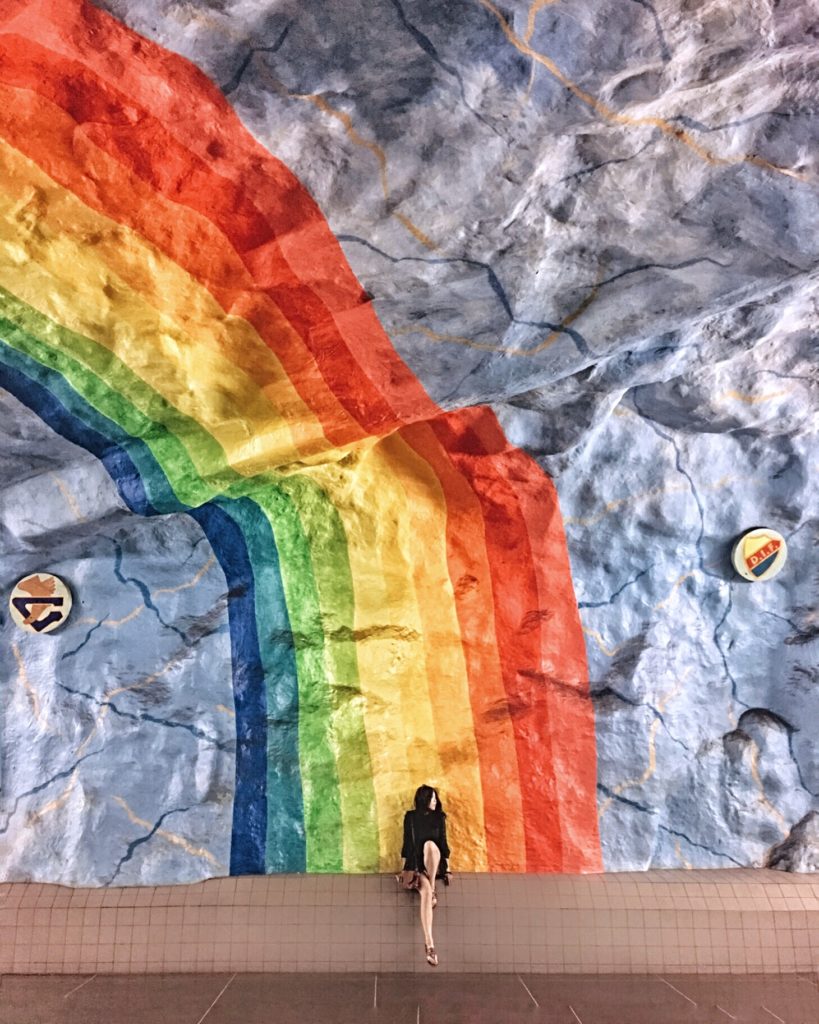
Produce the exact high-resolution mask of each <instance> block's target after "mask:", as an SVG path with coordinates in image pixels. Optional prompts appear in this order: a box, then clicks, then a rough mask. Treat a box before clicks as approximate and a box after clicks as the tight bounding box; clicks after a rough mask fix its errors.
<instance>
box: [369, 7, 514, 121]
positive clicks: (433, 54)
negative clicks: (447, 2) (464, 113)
mask: <svg viewBox="0 0 819 1024" xmlns="http://www.w3.org/2000/svg"><path fill="white" fill-rule="evenodd" d="M389 2H390V3H391V4H392V6H393V7H394V8H395V11H396V13H397V14H398V18H399V20H400V22H401V24H402V25H403V26H404V28H405V29H406V30H407V32H409V34H410V35H411V36H412V38H413V39H414V40H415V42H416V43H417V44H418V46H420V48H421V49H422V50H423V51H424V53H425V54H426V55H427V56H428V57H429V58H430V59H431V60H432V61H433V62H434V63H435V64H437V65H438V67H439V68H441V69H442V70H443V71H445V72H446V73H447V74H448V75H451V76H452V77H453V78H455V79H456V80H457V82H458V89H459V91H460V94H461V100H462V102H463V104H464V106H465V107H466V108H467V110H469V111H470V113H472V114H473V115H474V116H475V117H476V118H477V119H478V120H479V121H480V122H481V124H483V125H485V126H486V127H487V128H488V129H489V130H490V131H491V132H493V133H494V134H495V135H497V136H498V137H499V138H503V135H501V133H500V132H499V131H498V130H497V128H496V127H495V126H494V125H493V124H492V123H491V121H488V120H487V119H486V118H485V117H484V116H483V114H481V112H480V111H478V110H476V109H475V108H474V107H473V106H472V104H471V103H470V102H469V100H468V99H467V98H466V89H465V87H464V80H463V78H462V76H461V73H460V71H459V70H458V69H457V68H456V67H455V66H454V65H452V64H447V62H446V61H445V60H443V58H442V57H441V55H440V54H439V53H438V50H437V49H436V48H435V44H434V43H433V42H432V40H431V39H430V38H429V36H427V35H425V34H424V33H423V32H422V31H421V30H420V29H419V28H418V27H417V26H416V25H413V24H412V22H410V21H409V19H408V18H407V16H406V14H405V13H404V9H403V7H402V6H401V4H400V3H399V2H398V0H389ZM504 141H505V140H504Z"/></svg>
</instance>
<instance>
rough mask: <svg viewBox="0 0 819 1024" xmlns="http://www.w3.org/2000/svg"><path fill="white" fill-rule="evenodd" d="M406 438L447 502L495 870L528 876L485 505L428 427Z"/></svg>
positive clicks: (452, 570)
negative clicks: (497, 633) (483, 512)
mask: <svg viewBox="0 0 819 1024" xmlns="http://www.w3.org/2000/svg"><path fill="white" fill-rule="evenodd" d="M401 435H402V437H403V438H404V439H405V440H406V442H407V443H408V444H409V445H411V446H412V448H414V449H415V451H416V452H417V453H418V454H419V455H420V456H421V457H422V458H423V459H424V460H425V461H426V462H427V463H428V464H429V466H430V467H431V468H432V470H433V471H434V473H435V475H436V476H437V477H438V480H439V481H440V483H441V487H442V489H443V493H444V497H445V499H446V513H447V518H446V543H447V561H448V565H449V575H450V579H451V581H452V586H453V591H454V600H455V607H456V611H457V614H458V621H459V624H460V632H461V641H462V644H463V651H464V657H465V659H466V666H467V675H468V678H469V695H470V701H471V705H472V717H473V721H474V728H475V739H476V741H477V744H478V759H479V765H480V772H481V788H482V790H483V799H484V820H485V827H486V843H487V857H488V863H489V870H490V871H525V870H526V852H525V849H526V848H525V840H524V834H523V815H522V806H521V792H520V777H519V775H518V768H517V753H516V750H515V734H514V731H513V729H512V723H511V719H510V717H509V712H508V703H507V699H506V691H505V690H504V686H503V677H502V674H501V666H500V660H499V656H498V648H497V643H496V640H495V626H494V621H493V618H492V597H491V595H492V579H491V574H490V568H489V562H488V560H487V555H486V540H485V537H484V523H483V518H482V515H481V508H480V503H479V502H478V499H477V497H476V495H475V492H474V490H473V489H472V487H471V486H470V485H469V483H468V482H467V480H466V479H465V477H464V476H463V475H462V474H461V473H459V472H458V471H457V470H456V469H455V467H454V466H453V464H452V462H451V460H450V458H449V456H448V454H447V452H446V451H445V449H444V448H443V446H442V445H441V442H440V441H439V440H438V438H437V437H436V436H435V433H434V432H433V431H432V429H431V427H430V426H429V425H428V424H425V423H419V424H414V425H412V426H409V427H404V428H403V429H402V431H401Z"/></svg>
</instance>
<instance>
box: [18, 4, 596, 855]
mask: <svg viewBox="0 0 819 1024" xmlns="http://www.w3.org/2000/svg"><path fill="white" fill-rule="evenodd" d="M0 33H1V34H0V175H2V188H0V204H2V210H0V231H1V232H2V238H1V239H0V286H1V288H0V385H2V387H4V388H6V389H7V390H8V391H10V392H11V393H13V394H14V395H15V396H16V397H17V398H18V399H19V400H20V401H22V402H23V403H24V404H25V405H27V406H28V407H29V408H31V409H32V410H34V411H35V412H36V413H37V414H38V415H39V416H40V417H41V418H42V419H43V420H44V421H46V422H47V423H48V424H49V425H50V427H51V428H53V429H54V430H55V431H57V432H58V433H59V434H61V435H63V436H64V437H66V438H68V439H70V440H71V441H72V442H74V443H76V444H78V445H81V446H82V447H84V448H85V449H87V450H88V451H90V452H92V453H93V454H94V455H95V456H96V457H97V458H99V459H100V460H101V461H102V463H103V464H104V466H105V468H106V470H107V471H108V473H109V474H110V475H111V477H112V478H113V480H114V481H115V482H116V485H117V487H118V489H119V492H120V494H121V496H122V498H123V500H124V501H125V502H126V503H127V505H128V507H129V508H130V509H131V510H133V511H134V512H136V513H138V514H141V515H146V516H153V515H162V514H165V513H169V512H180V511H182V512H186V513H187V514H189V515H190V516H192V517H193V518H194V519H195V520H196V521H197V522H198V523H199V524H200V525H201V527H202V529H203V531H204V532H205V534H206V536H207V538H208V540H209V542H210V544H211V545H212V547H213V550H214V552H215V553H216V556H217V558H218V560H219V563H220V564H221V567H222V569H223V571H224V574H225V577H226V581H227V585H228V593H229V604H228V613H229V625H230V637H231V651H232V670H233V681H232V682H233V693H234V701H235V711H236V738H237V754H236V780H235V793H234V809H233V834H232V845H231V864H230V870H231V873H234V874H240V873H249V872H250V873H252V872H271V871H305V870H306V871H345V872H360V871H375V870H392V869H394V868H395V867H396V866H397V851H398V847H399V846H400V834H399V833H400V821H401V814H402V812H403V810H404V808H405V807H406V805H407V803H408V800H409V798H410V796H411V794H412V791H413V790H414V788H415V786H416V785H418V784H420V783H421V782H432V783H435V784H437V785H439V786H440V787H441V789H442V791H443V792H444V793H445V795H446V802H447V804H448V805H449V808H450V810H451V814H450V830H451V833H452V837H451V845H452V846H453V850H454V851H455V856H454V859H453V866H454V868H455V869H456V870H471V871H567V872H577V871H596V870H601V869H602V861H601V855H600V844H599V838H598V828H597V811H596V802H595V784H596V756H595V733H594V719H593V711H592V707H591V703H590V701H589V699H588V692H587V670H586V661H585V651H584V644H583V637H582V633H581V629H580V623H579V619H578V612H577V605H576V601H575V597H574V592H573V588H572V582H571V576H570V571H569V562H568V555H567V551H566V544H565V539H564V535H563V526H562V522H561V517H560V513H559V509H558V503H557V497H556V494H555V490H554V487H553V486H552V484H551V482H550V480H549V479H548V478H546V477H545V476H544V475H543V473H542V472H541V470H540V469H539V468H538V466H537V465H536V464H535V463H534V462H533V461H532V460H531V459H530V458H529V457H528V456H526V455H524V454H523V453H522V452H520V451H518V450H516V449H515V448H513V447H512V446H510V445H509V443H508V442H507V440H506V439H505V437H504V435H503V433H502V431H501V429H500V427H499V425H498V423H497V421H496V419H495V417H494V415H493V414H492V412H491V411H490V410H489V409H486V408H471V409H466V410H462V411H456V412H443V411H442V410H440V409H439V408H438V407H437V406H436V405H435V404H434V403H433V402H432V401H431V400H430V398H429V397H428V395H427V394H426V393H425V391H424V389H423V388H422V386H421V384H420V383H419V381H418V380H417V379H416V378H415V377H414V375H413V374H412V373H411V372H410V370H409V369H408V367H407V366H406V365H405V364H404V363H403V362H402V360H401V359H400V358H399V356H398V355H397V353H396V351H395V349H394V348H393V347H392V345H391V344H390V341H389V339H388V337H387V336H386V334H385V332H384V330H383V329H382V327H381V326H380V324H379V322H378V320H377V318H376V316H375V313H374V312H373V309H372V306H371V303H370V301H369V296H368V295H367V294H366V293H365V292H364V291H363V289H362V287H361V285H360V284H359V283H358V282H357V280H356V279H355V277H354V275H353V273H352V272H351V270H350V268H349V266H348V265H347V262H346V260H345V258H344V255H343V253H342V250H341V247H340V245H339V244H338V242H337V240H336V239H335V237H334V236H333V234H332V232H331V230H330V228H329V226H328V224H327V222H326V221H325V219H324V217H323V216H322V214H321V212H320V211H319V209H318V208H317V206H316V205H315V203H314V202H313V200H312V199H311V197H310V195H309V194H308V193H307V191H306V190H305V189H304V188H303V187H302V186H301V185H300V183H299V182H298V181H297V180H296V179H295V177H294V176H293V175H292V174H291V173H290V172H289V171H288V169H287V168H286V167H285V166H283V165H282V163H281V162H279V161H278V160H276V159H275V158H273V157H272V156H271V155H270V154H269V153H268V152H267V151H265V150H264V149H263V148H262V147H261V146H260V145H259V144H258V143H256V142H255V141H254V140H253V138H252V137H251V136H250V135H249V134H248V132H247V131H246V130H245V129H244V128H243V127H242V125H241V123H240V121H239V120H238V118H237V117H236V115H235V113H234V112H233V110H232V108H231V107H230V106H229V104H228V103H227V102H226V101H225V99H224V98H223V96H222V95H221V93H220V92H219V91H218V90H217V89H216V88H215V87H214V86H213V84H212V83H211V82H210V81H209V80H207V79H206V78H205V77H204V76H203V75H202V73H201V72H200V71H198V70H197V69H196V68H195V67H194V66H193V65H192V64H190V63H188V62H187V61H185V60H184V59H182V58H180V57H178V56H176V55H174V54H172V53H170V52H168V51H166V50H164V49H162V48H161V47H159V46H157V45H156V44H154V43H151V42H149V41H147V40H145V39H144V38H142V37H140V36H138V35H136V34H135V33H133V32H132V31H130V30H128V29H126V28H125V27H124V26H123V25H121V24H120V23H118V22H117V21H116V20H114V19H112V18H111V17H110V16H108V15H107V14H104V13H103V12H101V11H99V10H97V9H95V8H94V7H92V6H90V5H89V4H81V3H77V2H76V0H70V2H69V0H35V2H30V0H3V2H2V3H0Z"/></svg>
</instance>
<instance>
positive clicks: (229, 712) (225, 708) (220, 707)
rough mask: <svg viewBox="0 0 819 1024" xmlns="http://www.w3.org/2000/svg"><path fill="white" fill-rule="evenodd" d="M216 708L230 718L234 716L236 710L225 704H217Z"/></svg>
mask: <svg viewBox="0 0 819 1024" xmlns="http://www.w3.org/2000/svg"><path fill="white" fill-rule="evenodd" d="M216 710H217V711H221V712H223V714H225V715H230V717H231V718H235V717H236V712H235V711H234V710H233V708H229V707H228V706H227V705H226V704H217V705H216Z"/></svg>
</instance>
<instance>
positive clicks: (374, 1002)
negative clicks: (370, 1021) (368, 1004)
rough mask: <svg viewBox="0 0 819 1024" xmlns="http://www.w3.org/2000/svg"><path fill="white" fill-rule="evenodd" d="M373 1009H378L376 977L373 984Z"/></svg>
mask: <svg viewBox="0 0 819 1024" xmlns="http://www.w3.org/2000/svg"><path fill="white" fill-rule="evenodd" d="M373 1009H374V1010H377V1009H378V975H377V974H376V976H375V984H374V985H373Z"/></svg>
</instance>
